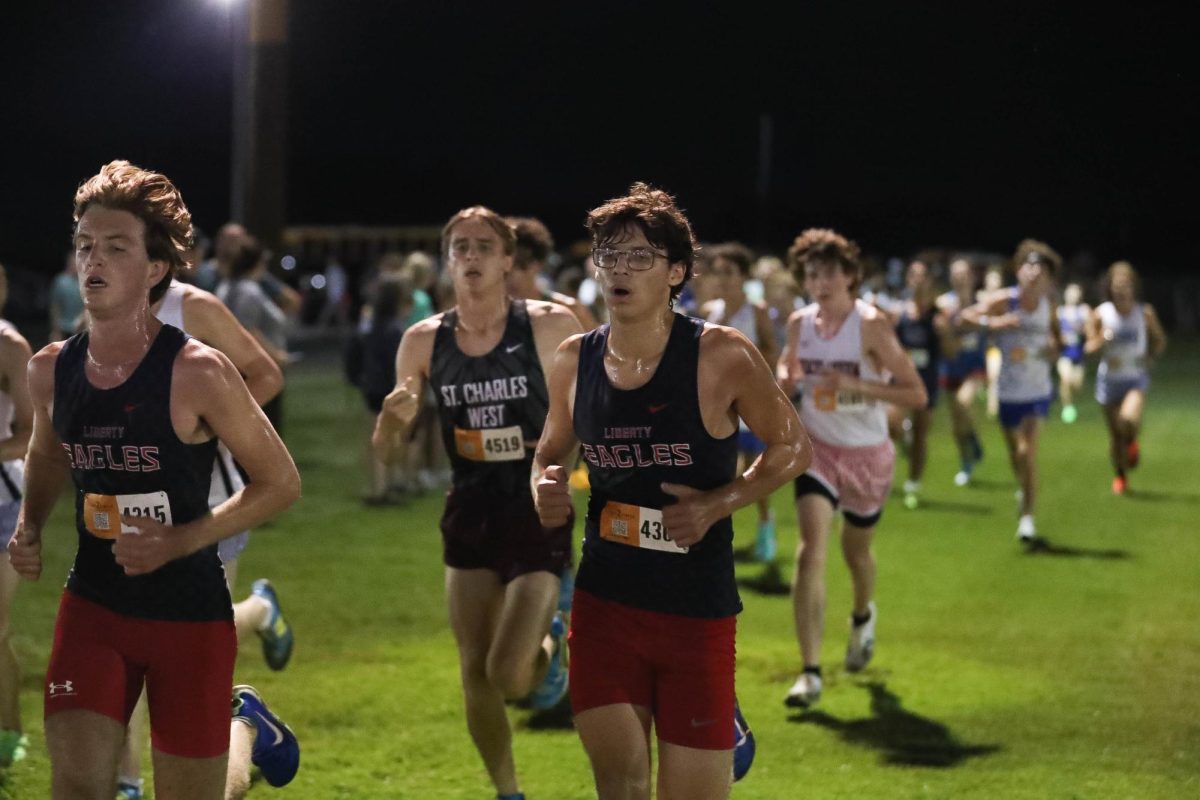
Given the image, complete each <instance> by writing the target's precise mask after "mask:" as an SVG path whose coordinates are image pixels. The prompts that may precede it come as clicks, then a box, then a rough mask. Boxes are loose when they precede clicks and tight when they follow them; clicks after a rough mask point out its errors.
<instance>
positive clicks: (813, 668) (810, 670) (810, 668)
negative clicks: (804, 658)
mask: <svg viewBox="0 0 1200 800" xmlns="http://www.w3.org/2000/svg"><path fill="white" fill-rule="evenodd" d="M804 674H806V675H816V676H817V677H818V678H819V677H821V665H820V664H805V665H804Z"/></svg>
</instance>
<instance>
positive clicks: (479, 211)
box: [442, 206, 517, 258]
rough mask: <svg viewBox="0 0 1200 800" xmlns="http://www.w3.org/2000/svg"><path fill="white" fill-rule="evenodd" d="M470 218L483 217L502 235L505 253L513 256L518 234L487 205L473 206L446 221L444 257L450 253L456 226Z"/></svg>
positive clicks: (443, 233)
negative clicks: (451, 240)
mask: <svg viewBox="0 0 1200 800" xmlns="http://www.w3.org/2000/svg"><path fill="white" fill-rule="evenodd" d="M469 219H481V220H483V221H484V222H486V223H487V224H488V225H489V226H491V229H492V230H493V231H495V232H496V235H497V236H499V237H500V244H501V245H502V246H503V247H504V255H506V256H511V255H512V254H513V253H514V252H515V251H516V249H517V236H516V234H515V233H513V229H512V226H511V225H509V224H508V221H507V220H505V219H504V217H502V216H500V215H499V214H497V213H496V212H495V211H492V210H491V209H490V208H488V207H487V206H471V207H470V208H464V209H463V210H462V211H459V212H458V213H457V214H455V215H454V216H453V217H451V218H450V221H449V222H447V223H446V227H444V228H442V257H443V258H445V257H447V256H449V255H450V235H451V234H452V233H453V232H454V226H455V225H457V224H458V223H460V222H465V221H466V220H469Z"/></svg>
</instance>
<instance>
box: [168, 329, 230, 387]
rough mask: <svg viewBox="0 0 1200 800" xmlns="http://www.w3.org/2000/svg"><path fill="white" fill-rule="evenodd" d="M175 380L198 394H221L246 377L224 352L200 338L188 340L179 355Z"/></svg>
mask: <svg viewBox="0 0 1200 800" xmlns="http://www.w3.org/2000/svg"><path fill="white" fill-rule="evenodd" d="M173 380H174V382H175V383H176V385H179V386H186V387H187V388H188V390H190V391H195V392H197V393H199V392H210V391H212V392H219V391H223V390H225V389H227V388H230V387H231V386H232V385H233V383H234V382H235V381H241V380H242V376H241V374H240V373H238V371H237V369H236V368H235V367H234V366H233V362H232V361H230V360H229V357H228V356H226V355H225V354H224V353H222V352H221V351H220V350H217V349H216V348H213V347H209V346H208V345H206V344H203V343H202V342H200V340H198V339H188V340H187V342H185V343H184V345H183V347H182V348H181V349H180V351H179V354H178V355H177V356H175V369H174V373H173Z"/></svg>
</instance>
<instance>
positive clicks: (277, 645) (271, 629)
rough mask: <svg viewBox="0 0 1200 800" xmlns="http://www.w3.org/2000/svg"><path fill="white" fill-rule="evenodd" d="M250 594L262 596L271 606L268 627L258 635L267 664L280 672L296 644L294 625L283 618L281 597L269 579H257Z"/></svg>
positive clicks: (286, 663)
mask: <svg viewBox="0 0 1200 800" xmlns="http://www.w3.org/2000/svg"><path fill="white" fill-rule="evenodd" d="M250 594H252V595H255V596H256V597H261V598H262V599H263V600H264V601H266V603H267V605H269V606H270V607H271V611H270V613H269V614H268V615H267V627H265V628H263V629H262V630H260V631H259V632H258V636H259V638H260V639H262V645H263V658H264V659H266V661H267V666H268V667H270V668H271V669H273V670H275V671H276V672H278V671H279V670H281V669H283V668H284V667H286V666H287V665H288V660H289V659H290V658H291V657H292V646H293V645H294V644H295V635H294V634H293V633H292V626H291V625H289V624H288V623H287V620H286V619H284V618H283V610H282V609H280V607H279V597H278V596H277V595H276V594H275V587H274V586H272V585H271V582H270V581H269V580H267V579H266V578H260V579H259V580H256V581H255V582H254V585H253V586H252V587H251V588H250Z"/></svg>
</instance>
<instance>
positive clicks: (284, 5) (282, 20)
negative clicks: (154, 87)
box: [227, 0, 288, 251]
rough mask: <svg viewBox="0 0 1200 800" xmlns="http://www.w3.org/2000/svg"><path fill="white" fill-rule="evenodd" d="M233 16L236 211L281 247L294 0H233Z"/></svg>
mask: <svg viewBox="0 0 1200 800" xmlns="http://www.w3.org/2000/svg"><path fill="white" fill-rule="evenodd" d="M227 2H230V3H231V9H230V11H231V15H232V17H233V26H234V37H233V48H234V54H233V156H232V159H231V164H230V167H231V171H232V174H231V175H230V187H231V193H232V194H231V197H230V203H229V208H230V216H231V218H232V219H233V220H235V221H237V222H240V223H242V224H243V225H245V226H246V228H247V229H248V230H249V231H250V232H251V233H253V234H254V235H255V236H257V237H258V238H259V239H260V240H261V241H262V242H263V244H265V245H266V246H268V247H270V248H271V249H274V250H276V251H277V250H278V248H279V242H280V238H281V236H282V234H283V226H284V222H285V199H286V188H287V40H288V0H227Z"/></svg>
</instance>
